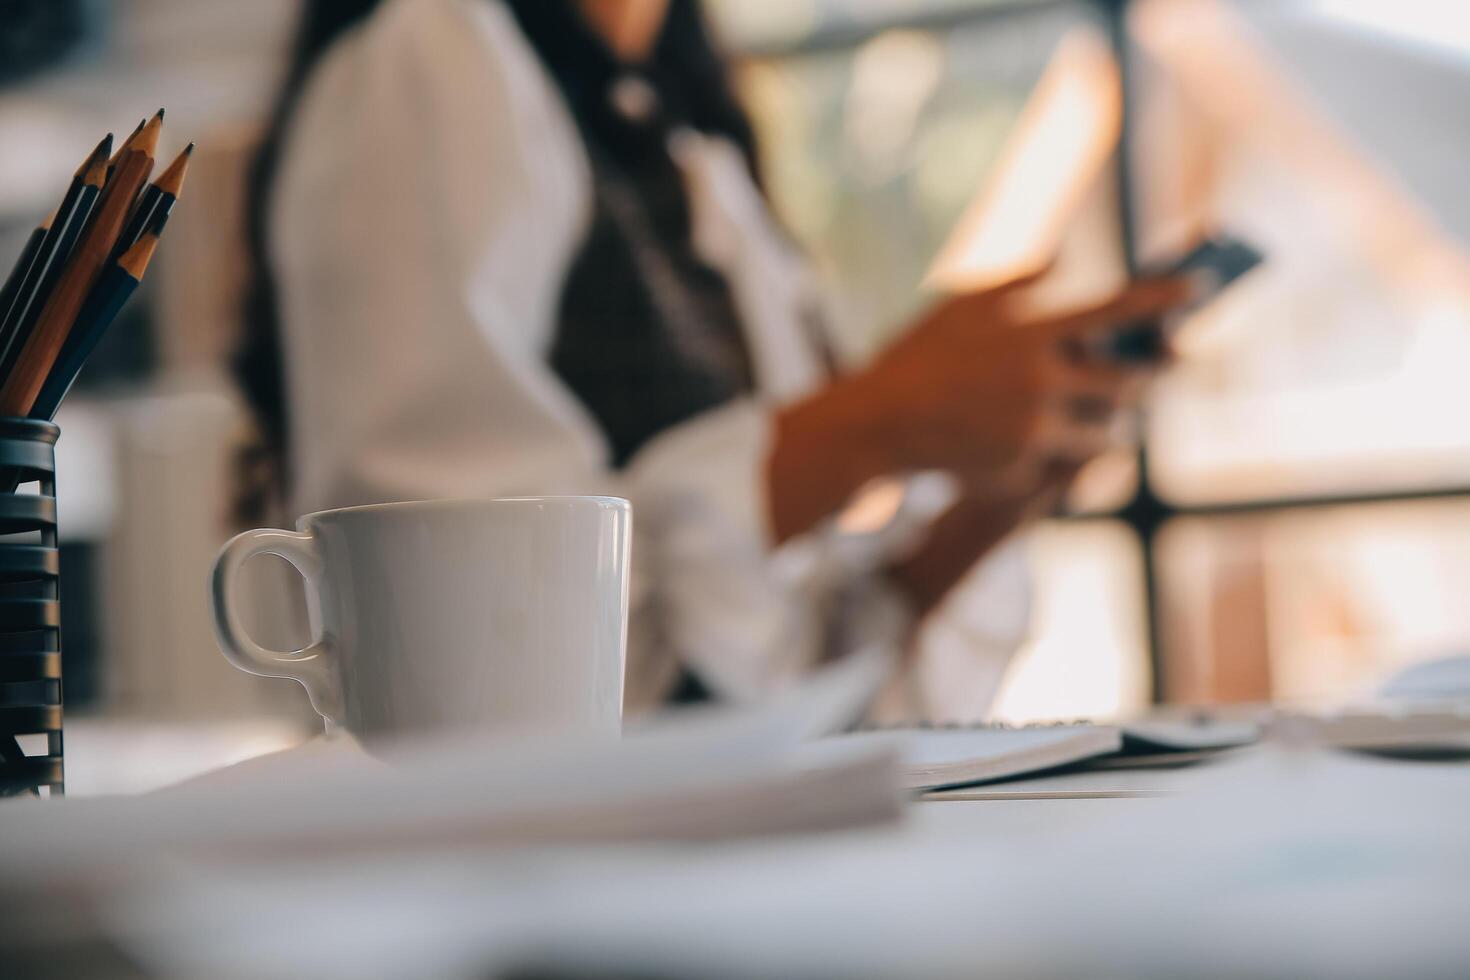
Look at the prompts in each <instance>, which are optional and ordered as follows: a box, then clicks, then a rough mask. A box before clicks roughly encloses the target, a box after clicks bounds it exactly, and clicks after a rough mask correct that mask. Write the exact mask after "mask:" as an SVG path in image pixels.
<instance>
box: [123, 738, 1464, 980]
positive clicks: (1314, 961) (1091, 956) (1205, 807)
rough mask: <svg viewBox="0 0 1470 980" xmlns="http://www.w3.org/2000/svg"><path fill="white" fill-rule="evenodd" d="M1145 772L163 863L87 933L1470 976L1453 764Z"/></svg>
mask: <svg viewBox="0 0 1470 980" xmlns="http://www.w3.org/2000/svg"><path fill="white" fill-rule="evenodd" d="M1110 775H1111V776H1114V777H1116V776H1117V775H1119V774H1110ZM1137 775H1138V774H1129V780H1130V781H1132V780H1134V778H1135V777H1136V776H1137ZM1146 778H1147V779H1148V780H1149V781H1150V782H1151V783H1152V784H1153V785H1154V786H1155V788H1157V789H1159V790H1160V791H1161V792H1165V793H1166V795H1160V796H1153V797H1147V798H1121V799H1118V798H1114V799H1068V800H1002V801H967V802H966V801H961V802H943V803H920V804H916V805H914V806H913V807H911V808H910V809H909V810H908V812H907V816H906V819H904V820H903V821H901V822H900V823H898V824H889V825H883V826H878V827H868V828H862V829H855V830H850V831H846V832H842V833H836V834H826V835H820V836H813V837H796V838H782V839H777V840H769V839H766V840H746V841H731V842H724V843H720V844H700V845H689V844H684V845H668V844H661V845H639V846H616V847H604V846H590V847H589V846H583V847H577V848H546V849H537V850H528V849H515V850H510V851H507V850H505V849H500V850H489V849H474V848H464V847H459V848H453V849H449V848H445V849H436V848H433V847H426V848H425V850H423V851H422V852H415V853H413V854H397V855H393V856H390V857H383V858H380V859H378V858H371V859H365V858H363V857H361V856H354V857H352V858H350V859H349V858H341V857H338V858H335V859H316V860H304V859H302V858H300V857H297V856H289V855H274V856H267V857H263V858H262V857H259V856H253V857H252V859H251V860H250V861H249V862H238V861H237V862H233V863H229V864H220V863H214V864H211V863H207V862H203V861H184V862H169V863H167V864H166V865H164V866H161V867H150V868H147V869H143V871H142V873H140V874H139V875H138V876H137V877H136V878H135V879H134V880H132V881H131V882H130V884H129V888H128V890H127V892H126V894H124V895H121V896H114V900H113V901H110V902H104V903H101V904H100V905H98V906H97V908H96V910H95V913H96V918H97V922H98V928H99V929H100V930H102V931H103V932H105V934H106V935H108V936H109V937H112V939H113V941H114V942H116V943H117V944H118V945H119V947H120V948H123V949H125V950H126V952H127V955H128V956H129V957H131V958H133V959H134V960H136V961H137V962H139V963H141V964H143V965H144V967H145V968H146V969H147V970H148V971H150V972H154V973H157V974H158V975H163V976H212V977H219V976H225V977H285V976H292V977H296V976H312V977H322V978H333V977H344V978H345V977H362V976H385V977H386V976H415V977H436V976H445V977H463V976H479V977H483V976H490V977H501V976H525V975H527V974H528V973H530V974H531V975H536V976H543V975H549V976H575V977H599V976H617V977H629V976H645V975H646V976H654V977H684V976H700V977H704V976H717V977H732V978H736V977H750V978H764V977H783V978H804V977H811V978H817V977H822V978H830V977H836V976H842V977H874V978H880V977H881V978H892V977H904V978H908V977H973V976H977V975H982V974H983V975H986V976H1000V977H1063V976H1076V975H1088V976H1099V975H1101V976H1118V977H1125V976H1126V977H1159V978H1164V977H1168V978H1173V977H1180V976H1211V977H1215V976H1241V977H1274V976H1294V977H1334V978H1335V977H1364V978H1368V977H1374V978H1377V977H1385V976H1394V977H1441V976H1465V975H1470V929H1467V928H1466V927H1465V921H1464V920H1465V914H1466V909H1467V908H1470V820H1467V817H1466V815H1467V814H1470V767H1464V766H1460V765H1426V764H1409V763H1389V762H1383V761H1376V760H1370V759H1362V758H1358V757H1354V756H1350V755H1344V754H1329V753H1324V752H1317V751H1305V750H1299V751H1286V750H1284V749H1279V748H1276V747H1270V746H1268V747H1264V748H1262V749H1260V750H1252V751H1250V752H1247V753H1242V754H1241V755H1240V756H1238V757H1237V758H1234V759H1231V760H1229V761H1228V762H1227V763H1224V764H1221V765H1218V766H1207V767H1203V768H1199V769H1186V770H1177V771H1172V772H1167V773H1151V774H1148V776H1147V777H1146ZM1115 785H1116V784H1115ZM1133 785H1137V783H1136V782H1133ZM537 970H541V971H542V972H536V971H537Z"/></svg>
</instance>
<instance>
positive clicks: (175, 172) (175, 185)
mask: <svg viewBox="0 0 1470 980" xmlns="http://www.w3.org/2000/svg"><path fill="white" fill-rule="evenodd" d="M193 152H194V144H193V143H190V144H189V145H188V146H186V147H184V151H183V152H182V153H180V154H179V155H178V156H176V157H174V162H173V163H171V164H169V165H168V169H167V170H165V171H164V172H163V174H162V176H160V177H159V178H158V180H156V181H154V185H155V186H156V187H157V188H158V189H159V190H161V191H163V192H164V193H165V194H172V195H173V196H174V197H178V196H179V191H180V190H182V189H183V186H184V174H185V173H186V172H187V171H188V169H189V156H190V154H192V153H193Z"/></svg>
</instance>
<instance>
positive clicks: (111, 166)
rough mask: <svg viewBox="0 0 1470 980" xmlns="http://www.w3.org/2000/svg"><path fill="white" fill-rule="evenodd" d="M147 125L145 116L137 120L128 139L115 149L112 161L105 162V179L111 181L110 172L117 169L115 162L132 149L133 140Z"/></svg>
mask: <svg viewBox="0 0 1470 980" xmlns="http://www.w3.org/2000/svg"><path fill="white" fill-rule="evenodd" d="M147 125H148V117H147V116H144V117H143V118H142V119H139V120H138V125H137V127H136V128H135V129H134V130H133V131H132V132H131V133H129V134H128V138H127V139H125V140H123V142H122V146H119V147H118V148H117V152H116V153H114V154H113V155H112V159H111V160H108V161H107V179H108V180H111V179H112V172H113V171H114V170H116V169H117V162H118V161H119V160H121V159H122V155H123V154H124V153H126V152H127V151H129V150H131V149H132V148H133V140H135V139H137V138H138V136H139V134H140V133H142V132H143V127H145V126H147Z"/></svg>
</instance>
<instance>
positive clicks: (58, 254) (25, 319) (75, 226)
mask: <svg viewBox="0 0 1470 980" xmlns="http://www.w3.org/2000/svg"><path fill="white" fill-rule="evenodd" d="M111 149H112V134H111V133H108V134H107V135H106V136H104V137H103V138H102V142H100V143H98V144H97V146H96V147H95V148H94V149H93V150H92V152H91V153H90V154H88V155H87V159H86V160H84V161H82V165H81V166H80V167H78V168H77V172H76V173H75V174H74V175H73V176H72V181H71V184H70V185H69V186H68V187H67V190H66V194H65V196H64V197H63V198H62V199H61V204H60V206H58V207H57V209H56V215H55V217H54V218H53V219H52V221H51V227H50V228H49V229H48V230H47V232H46V235H45V237H44V238H43V239H42V240H41V245H40V248H39V249H38V250H37V252H36V257H35V259H34V260H32V262H31V266H30V269H28V270H27V272H26V275H25V278H24V279H23V280H22V282H21V285H20V287H19V289H18V290H17V292H16V296H15V299H14V300H13V301H12V303H11V306H10V309H9V311H8V312H7V313H6V315H5V319H4V321H3V322H0V378H3V377H5V375H6V374H7V373H8V370H9V366H10V365H11V364H12V363H13V362H14V360H15V358H16V357H17V356H18V355H19V353H20V349H21V346H22V345H23V344H24V342H25V338H26V336H27V335H28V334H29V332H30V330H31V329H32V328H33V326H34V325H35V322H36V320H37V318H38V317H39V316H40V313H41V309H42V308H43V307H44V305H45V303H46V300H47V298H48V297H49V296H50V294H51V290H52V288H54V286H55V284H56V282H57V279H58V278H59V276H60V274H61V270H62V269H63V268H64V267H65V266H66V263H67V261H68V260H69V259H70V257H71V253H72V251H73V249H74V248H75V245H76V242H77V238H78V236H79V235H80V234H81V230H82V228H83V227H84V226H85V225H86V223H87V220H88V218H89V217H90V216H91V214H92V211H93V208H94V207H95V205H96V202H97V198H98V196H99V194H100V193H101V189H102V183H103V178H104V175H105V166H106V163H107V155H108V153H109V152H110V151H111Z"/></svg>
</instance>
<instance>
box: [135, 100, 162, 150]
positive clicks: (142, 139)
mask: <svg viewBox="0 0 1470 980" xmlns="http://www.w3.org/2000/svg"><path fill="white" fill-rule="evenodd" d="M162 129H163V112H162V111H161V110H160V111H159V113H158V115H156V116H154V117H153V118H152V119H150V120H148V125H146V126H144V127H143V130H142V132H140V133H139V134H138V137H137V140H136V141H135V142H134V143H133V146H132V148H133V149H135V150H140V151H142V152H143V153H146V154H148V155H149V156H150V157H151V156H156V155H157V154H158V134H159V132H160V131H161V130H162Z"/></svg>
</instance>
